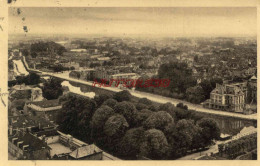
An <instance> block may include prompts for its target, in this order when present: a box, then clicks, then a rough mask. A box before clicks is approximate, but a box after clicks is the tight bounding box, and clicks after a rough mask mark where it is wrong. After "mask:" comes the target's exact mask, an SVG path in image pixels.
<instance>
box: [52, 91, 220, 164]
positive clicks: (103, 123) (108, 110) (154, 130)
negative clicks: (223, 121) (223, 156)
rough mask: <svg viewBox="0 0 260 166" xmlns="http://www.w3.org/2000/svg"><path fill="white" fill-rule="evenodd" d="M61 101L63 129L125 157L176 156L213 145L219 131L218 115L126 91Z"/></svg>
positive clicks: (66, 97) (72, 97)
mask: <svg viewBox="0 0 260 166" xmlns="http://www.w3.org/2000/svg"><path fill="white" fill-rule="evenodd" d="M60 102H61V103H62V106H63V109H62V111H61V112H60V114H59V116H58V119H57V122H58V124H59V126H60V130H62V131H64V132H66V133H70V134H72V135H73V136H76V137H78V138H80V139H82V140H86V141H87V142H89V143H91V142H94V143H96V144H97V145H98V146H100V147H101V148H102V149H104V150H106V151H108V152H109V153H112V154H114V155H117V156H120V157H123V158H125V159H135V158H136V156H137V155H139V156H144V157H148V158H151V159H174V158H177V157H180V156H183V155H185V154H186V153H187V152H188V151H191V150H195V149H201V148H205V147H207V146H209V145H211V144H212V141H213V140H214V139H217V138H218V137H219V135H220V130H219V128H218V125H217V123H216V122H215V121H214V120H212V119H202V118H201V117H199V116H197V115H196V114H195V113H194V112H193V111H191V110H188V108H187V106H185V105H183V104H179V105H178V107H175V106H173V105H172V104H170V103H166V104H162V105H160V106H156V105H155V103H153V102H151V101H150V100H148V99H146V98H142V99H139V100H138V101H136V100H134V99H133V97H132V96H131V94H130V93H129V92H128V91H121V92H118V93H115V94H114V95H112V94H102V95H99V96H96V97H95V98H94V99H88V98H85V97H82V96H77V95H72V94H68V95H65V96H63V97H61V98H60Z"/></svg>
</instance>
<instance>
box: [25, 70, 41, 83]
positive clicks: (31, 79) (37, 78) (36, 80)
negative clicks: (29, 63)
mask: <svg viewBox="0 0 260 166" xmlns="http://www.w3.org/2000/svg"><path fill="white" fill-rule="evenodd" d="M39 83H40V76H39V75H38V74H36V73H30V74H29V75H28V77H27V85H37V84H39Z"/></svg>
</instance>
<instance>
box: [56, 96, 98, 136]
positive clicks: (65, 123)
mask: <svg viewBox="0 0 260 166" xmlns="http://www.w3.org/2000/svg"><path fill="white" fill-rule="evenodd" d="M96 107H97V105H96V102H95V101H94V100H93V99H89V98H86V97H83V96H79V95H70V96H68V100H67V101H66V102H64V103H63V104H62V109H61V111H60V112H59V114H58V116H57V122H58V124H59V128H60V130H61V131H63V132H65V133H70V134H71V135H73V136H75V137H78V138H80V139H88V140H89V141H90V138H91V127H90V121H91V118H92V115H93V113H94V110H96Z"/></svg>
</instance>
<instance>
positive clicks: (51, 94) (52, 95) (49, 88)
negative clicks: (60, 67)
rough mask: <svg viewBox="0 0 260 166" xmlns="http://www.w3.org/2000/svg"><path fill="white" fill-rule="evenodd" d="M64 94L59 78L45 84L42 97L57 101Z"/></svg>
mask: <svg viewBox="0 0 260 166" xmlns="http://www.w3.org/2000/svg"><path fill="white" fill-rule="evenodd" d="M62 94H63V91H62V86H61V80H60V79H57V78H51V80H50V81H48V82H45V83H44V86H43V89H42V95H43V97H44V98H46V99H47V100H52V99H57V98H58V97H59V96H61V95H62Z"/></svg>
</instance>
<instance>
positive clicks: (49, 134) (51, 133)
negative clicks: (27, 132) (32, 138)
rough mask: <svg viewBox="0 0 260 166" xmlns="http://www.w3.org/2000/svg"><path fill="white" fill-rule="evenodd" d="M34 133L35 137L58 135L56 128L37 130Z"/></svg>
mask: <svg viewBox="0 0 260 166" xmlns="http://www.w3.org/2000/svg"><path fill="white" fill-rule="evenodd" d="M35 134H36V135H37V137H40V136H43V135H45V136H46V137H50V136H56V135H60V134H59V133H58V132H57V130H47V131H40V132H37V133H35Z"/></svg>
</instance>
